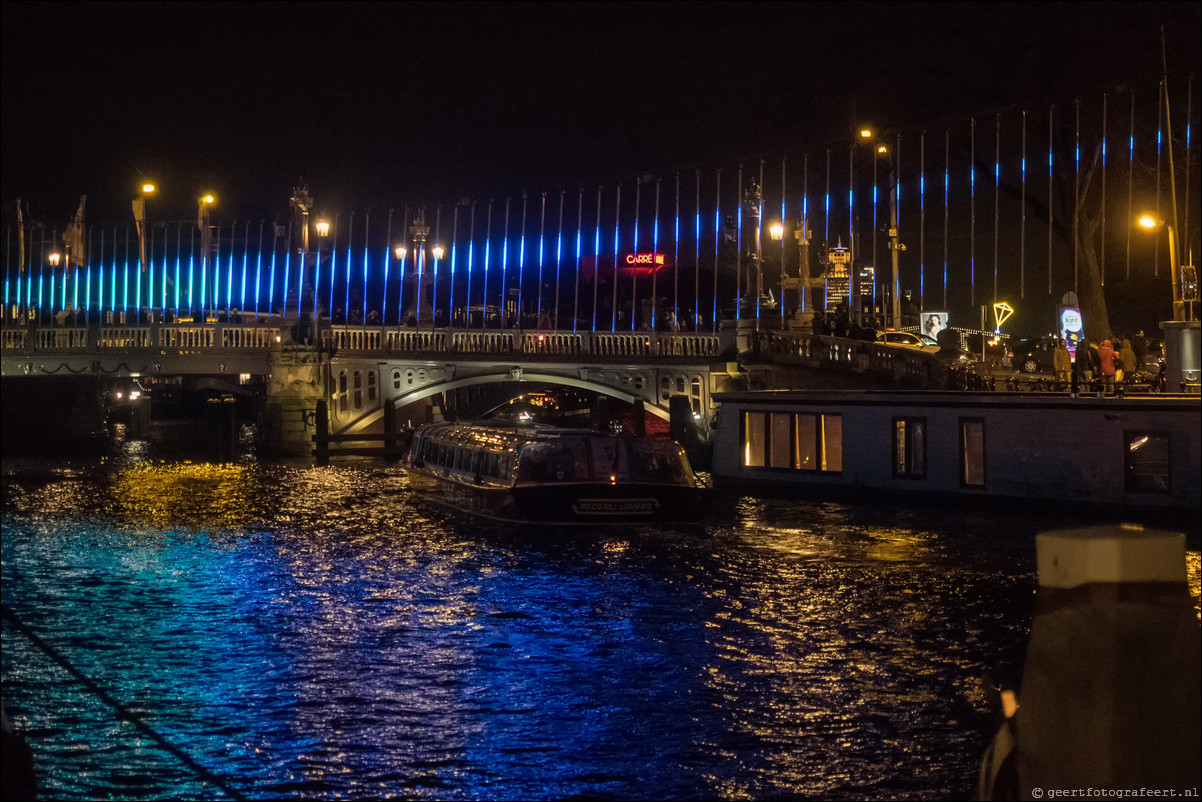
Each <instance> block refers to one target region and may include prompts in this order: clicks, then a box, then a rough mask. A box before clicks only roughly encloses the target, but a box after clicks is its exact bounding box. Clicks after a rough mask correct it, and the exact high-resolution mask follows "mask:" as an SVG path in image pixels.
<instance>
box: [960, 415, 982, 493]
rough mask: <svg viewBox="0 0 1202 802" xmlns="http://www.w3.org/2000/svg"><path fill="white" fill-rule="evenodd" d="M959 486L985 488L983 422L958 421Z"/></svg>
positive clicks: (976, 420)
mask: <svg viewBox="0 0 1202 802" xmlns="http://www.w3.org/2000/svg"><path fill="white" fill-rule="evenodd" d="M960 484H961V486H963V487H984V486H985V421H983V420H980V419H979V418H976V419H963V420H961V421H960Z"/></svg>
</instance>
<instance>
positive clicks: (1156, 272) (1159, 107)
mask: <svg viewBox="0 0 1202 802" xmlns="http://www.w3.org/2000/svg"><path fill="white" fill-rule="evenodd" d="M1163 124H1164V79H1161V81H1160V91H1159V92H1157V93H1156V216H1157V218H1162V217H1163V215H1162V214H1161V211H1160V174H1161V172H1162V161H1163V159H1162V156H1161V151H1160V148H1161V144H1162V134H1163V131H1162V129H1161V126H1162V125H1163ZM1152 247H1153V249H1154V252H1155V256H1154V257H1153V259H1152V275H1153V276H1155V277H1157V278H1159V277H1160V237H1156V238H1155V239H1154V240H1153V246H1152Z"/></svg>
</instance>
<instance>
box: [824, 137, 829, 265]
mask: <svg viewBox="0 0 1202 802" xmlns="http://www.w3.org/2000/svg"><path fill="white" fill-rule="evenodd" d="M823 215H824V216H825V217H826V220H825V221H823V222H824V223H825V229H824V231H825V235H824V237H823V238H824V239H825V240H826V241H827V242H830V241H831V149H830V148H827V149H826V201H825V206H824V208H823Z"/></svg>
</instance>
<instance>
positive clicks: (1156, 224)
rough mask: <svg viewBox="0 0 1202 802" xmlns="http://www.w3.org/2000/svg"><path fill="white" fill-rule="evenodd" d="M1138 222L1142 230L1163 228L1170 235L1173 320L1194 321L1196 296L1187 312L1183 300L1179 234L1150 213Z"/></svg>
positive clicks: (1192, 291) (1169, 224)
mask: <svg viewBox="0 0 1202 802" xmlns="http://www.w3.org/2000/svg"><path fill="white" fill-rule="evenodd" d="M1137 222H1138V223H1139V225H1140V227H1141V228H1144V229H1147V230H1148V231H1155V230H1156V229H1158V228H1161V227H1163V228H1164V229H1165V231H1166V232H1167V233H1168V235H1169V270H1170V277H1171V280H1172V283H1173V287H1172V289H1173V320H1192V319H1193V307H1194V298H1196V295H1195V296H1194V297H1191V298H1190V303H1189V307H1188V311H1187V307H1186V304H1185V302H1184V301H1183V300H1182V292H1181V263H1180V261H1179V260H1178V258H1177V233H1176V232H1175V231H1174V230H1173V225H1172V223H1168V222H1165V221H1164V220H1161V219H1159V218H1158V217H1156V216H1155V215H1153V214H1150V213H1146V214H1142V215H1140V217H1139V220H1138V221H1137ZM1191 271H1192V268H1191ZM1196 281H1197V280H1196V279H1194V281H1193V282H1191V283H1193V284H1194V286H1195V287H1196ZM1193 293H1194V290H1192V289H1191V295H1193Z"/></svg>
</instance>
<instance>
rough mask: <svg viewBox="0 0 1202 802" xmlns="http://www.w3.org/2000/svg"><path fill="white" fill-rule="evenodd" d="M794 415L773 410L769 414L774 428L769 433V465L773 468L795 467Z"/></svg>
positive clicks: (770, 422)
mask: <svg viewBox="0 0 1202 802" xmlns="http://www.w3.org/2000/svg"><path fill="white" fill-rule="evenodd" d="M793 418H794V416H793V415H790V414H788V413H787V412H773V413H771V415H770V416H769V424H770V425H771V426H772V429H771V430H770V431H769V433H768V465H769V467H772V468H792V467H793V464H792V463H793V448H792V446H793V438H792V437H790V435H791V434H792V426H793Z"/></svg>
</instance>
